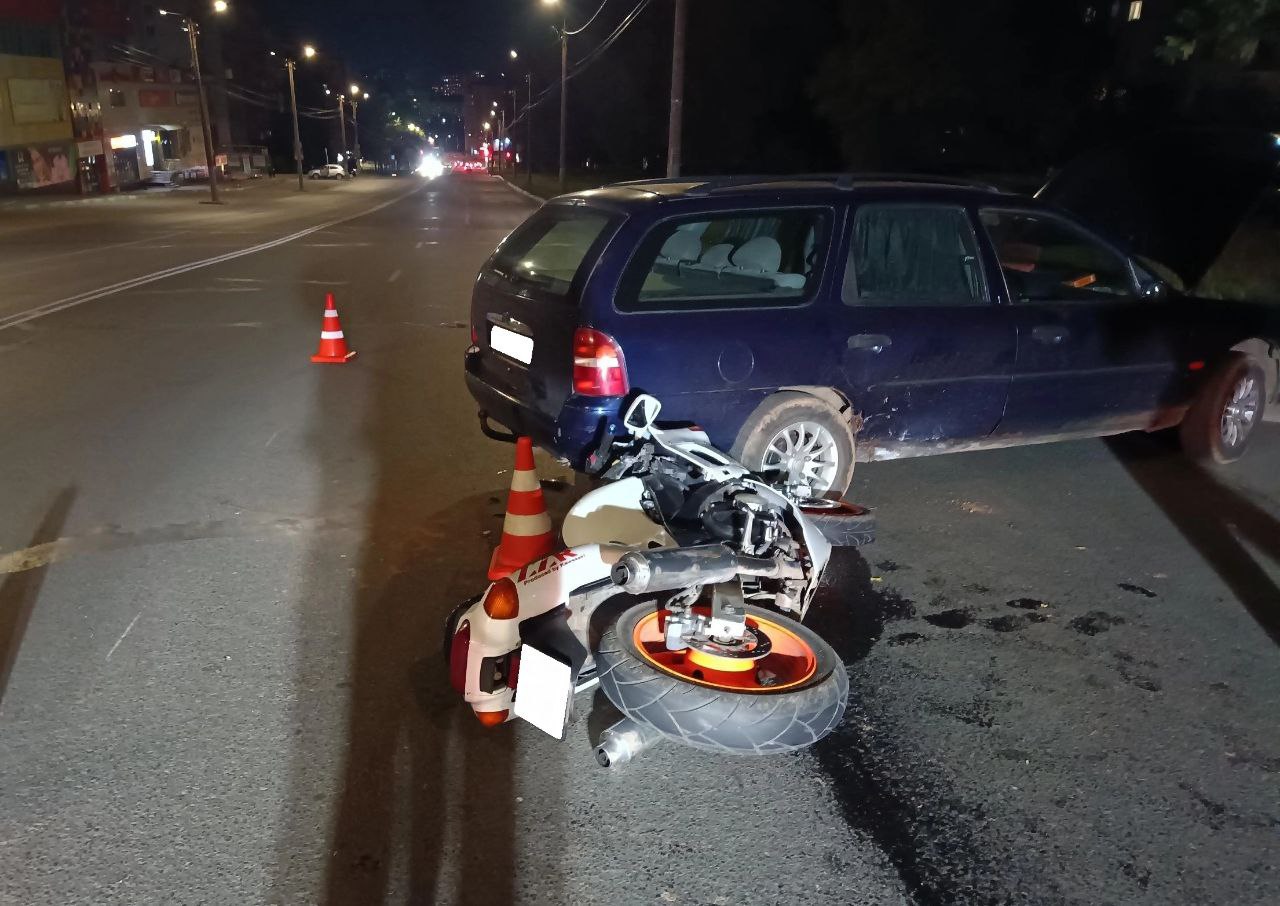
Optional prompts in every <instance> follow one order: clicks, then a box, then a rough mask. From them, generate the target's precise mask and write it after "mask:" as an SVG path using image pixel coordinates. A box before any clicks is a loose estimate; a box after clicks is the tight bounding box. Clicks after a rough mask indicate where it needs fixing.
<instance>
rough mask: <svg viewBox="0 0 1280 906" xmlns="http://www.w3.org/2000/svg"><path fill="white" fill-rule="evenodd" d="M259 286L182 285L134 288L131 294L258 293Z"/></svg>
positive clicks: (259, 290) (260, 290)
mask: <svg viewBox="0 0 1280 906" xmlns="http://www.w3.org/2000/svg"><path fill="white" fill-rule="evenodd" d="M260 292H262V287H260V286H184V287H181V288H180V289H135V290H133V291H131V292H130V293H129V295H131V296H176V295H180V294H182V293H260Z"/></svg>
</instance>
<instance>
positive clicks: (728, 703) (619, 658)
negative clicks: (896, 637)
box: [595, 602, 849, 755]
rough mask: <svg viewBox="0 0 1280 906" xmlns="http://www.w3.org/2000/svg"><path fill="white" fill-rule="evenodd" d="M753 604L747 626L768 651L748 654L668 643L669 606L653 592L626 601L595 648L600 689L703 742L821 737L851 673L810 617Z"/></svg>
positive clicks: (767, 749) (722, 746) (760, 747)
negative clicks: (736, 657) (633, 602)
mask: <svg viewBox="0 0 1280 906" xmlns="http://www.w3.org/2000/svg"><path fill="white" fill-rule="evenodd" d="M746 610H747V626H748V630H749V631H750V632H751V633H752V635H753V637H754V638H755V639H756V641H757V645H760V644H765V643H767V653H766V654H764V655H763V656H761V657H759V658H757V659H753V660H748V661H746V662H745V664H744V663H743V662H736V663H735V662H734V661H733V660H732V659H727V658H721V657H717V656H714V655H708V654H706V653H704V652H700V651H694V650H686V651H683V652H677V651H667V650H666V646H665V644H664V643H663V639H662V624H663V620H664V619H665V611H662V610H659V609H657V608H655V606H654V604H653V603H652V602H650V603H645V604H640V605H637V606H635V607H632V608H630V609H629V610H626V611H624V612H623V613H622V614H621V615H620V616H619V617H618V619H617V620H616V622H614V623H613V624H612V625H611V626H609V627H608V628H607V629H605V631H604V632H603V633H602V634H601V636H600V642H599V647H598V650H597V651H596V653H595V657H596V665H597V668H598V670H599V677H600V688H601V690H602V691H603V692H604V694H605V695H606V696H607V697H608V698H609V700H610V701H611V702H613V704H614V706H615V707H617V708H618V710H620V711H621V712H622V713H624V714H625V715H627V716H628V717H630V718H632V719H633V720H637V721H640V722H641V723H646V724H649V725H650V726H652V727H654V728H655V729H657V730H658V731H659V732H661V733H662V734H663V735H665V736H669V737H671V738H672V739H674V740H675V741H676V742H680V743H683V744H684V745H689V746H693V747H695V748H699V749H705V750H708V751H713V752H727V753H731V754H734V755H770V754H774V753H779V752H790V751H793V750H795V749H801V748H804V747H805V746H810V745H813V744H814V743H815V742H817V741H818V740H819V739H821V738H822V737H824V736H826V735H827V734H828V733H830V732H831V731H832V730H834V729H835V728H836V726H837V725H839V723H840V720H841V718H842V717H843V716H844V710H845V705H846V704H847V702H848V698H849V676H848V673H846V671H845V668H844V665H843V664H842V663H841V662H840V658H839V657H838V656H837V655H836V653H835V651H834V650H833V649H832V648H831V646H830V645H828V644H827V643H826V642H824V641H823V640H822V638H821V637H819V636H818V634H817V633H815V632H813V631H812V630H811V629H809V628H808V627H807V626H805V625H803V624H802V623H799V622H797V621H795V620H792V619H789V618H787V617H782V616H779V615H778V614H777V613H774V612H773V611H769V610H764V609H762V608H759V607H753V606H748V607H747V608H746ZM762 640H763V641H762Z"/></svg>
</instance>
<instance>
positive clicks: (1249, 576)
mask: <svg viewBox="0 0 1280 906" xmlns="http://www.w3.org/2000/svg"><path fill="white" fill-rule="evenodd" d="M1107 445H1108V447H1110V449H1111V452H1112V453H1113V454H1114V455H1115V457H1116V459H1117V460H1118V461H1119V462H1120V464H1121V465H1122V466H1124V468H1125V469H1126V470H1127V471H1128V473H1129V476H1130V477H1131V478H1132V479H1133V480H1134V481H1135V482H1136V483H1137V485H1138V486H1139V487H1140V488H1142V490H1143V491H1145V492H1146V493H1147V496H1148V497H1150V498H1151V500H1152V501H1153V502H1154V503H1155V504H1156V505H1157V506H1159V507H1160V509H1161V510H1162V511H1163V512H1164V514H1165V516H1167V517H1168V519H1169V521H1170V522H1171V523H1173V525H1174V527H1175V528H1177V530H1178V531H1179V532H1180V533H1181V534H1182V537H1183V538H1185V539H1186V540H1187V542H1188V543H1189V544H1191V546H1192V547H1194V548H1195V549H1196V551H1198V552H1199V554H1200V556H1202V557H1203V558H1204V560H1205V562H1206V563H1208V564H1209V566H1210V567H1212V569H1213V570H1214V572H1216V573H1217V574H1218V577H1219V578H1220V579H1222V581H1223V582H1224V583H1225V584H1226V585H1227V587H1228V588H1230V589H1231V592H1232V594H1234V595H1235V596H1236V599H1237V600H1239V601H1240V603H1241V604H1243V605H1244V606H1245V609H1246V610H1248V611H1249V614H1250V616H1252V617H1253V619H1254V620H1255V621H1257V623H1258V625H1259V626H1261V627H1262V628H1263V629H1264V630H1266V632H1267V634H1268V635H1270V636H1271V640H1272V641H1273V642H1276V643H1278V644H1280V587H1277V585H1276V583H1275V581H1274V580H1273V579H1272V578H1271V577H1270V576H1269V575H1268V574H1267V571H1266V570H1265V569H1263V567H1262V565H1261V564H1259V563H1258V561H1257V559H1256V558H1255V557H1254V554H1253V552H1252V551H1250V550H1249V548H1247V547H1245V545H1244V543H1243V542H1245V541H1247V542H1248V543H1249V544H1250V545H1252V546H1253V547H1254V548H1255V549H1256V550H1258V551H1259V552H1261V553H1262V554H1263V555H1264V556H1267V557H1269V558H1270V559H1271V560H1272V561H1274V562H1275V563H1276V564H1277V565H1280V520H1277V519H1276V518H1275V517H1273V516H1272V515H1271V514H1270V513H1268V512H1266V511H1265V510H1263V509H1261V508H1260V507H1259V506H1257V505H1256V504H1254V503H1252V502H1251V501H1249V500H1247V499H1246V498H1245V497H1244V496H1243V495H1242V494H1240V492H1238V491H1236V490H1234V489H1232V488H1230V487H1227V486H1226V485H1224V484H1222V482H1220V481H1218V479H1217V478H1215V477H1214V475H1213V471H1212V469H1211V468H1205V467H1202V466H1199V465H1197V464H1195V463H1193V462H1191V461H1190V460H1188V459H1187V458H1185V457H1184V456H1182V455H1181V454H1180V453H1178V452H1175V451H1173V450H1171V449H1170V448H1169V446H1168V445H1167V444H1164V443H1162V438H1159V437H1150V436H1146V435H1142V434H1123V435H1119V436H1117V437H1112V438H1109V439H1108V440H1107Z"/></svg>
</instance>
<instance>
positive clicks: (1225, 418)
mask: <svg viewBox="0 0 1280 906" xmlns="http://www.w3.org/2000/svg"><path fill="white" fill-rule="evenodd" d="M1266 387H1267V378H1266V375H1265V374H1264V373H1263V370H1262V366H1261V365H1259V364H1258V363H1257V361H1256V360H1254V359H1252V358H1250V357H1249V356H1247V355H1245V354H1244V353H1241V352H1237V353H1232V355H1231V357H1230V358H1229V359H1227V360H1226V361H1225V362H1223V363H1222V365H1221V366H1219V368H1218V369H1217V370H1216V371H1215V372H1214V373H1213V375H1212V376H1211V377H1210V378H1209V380H1208V381H1207V382H1206V383H1205V384H1204V386H1203V387H1201V388H1200V392H1199V393H1198V394H1197V395H1196V398H1195V399H1194V400H1193V401H1192V403H1191V407H1190V408H1189V409H1188V410H1187V414H1186V416H1185V417H1184V418H1183V420H1182V426H1181V428H1180V429H1179V435H1180V438H1181V441H1182V449H1183V452H1185V453H1186V454H1187V455H1188V456H1190V457H1191V458H1192V459H1195V460H1197V461H1201V462H1216V463H1229V462H1235V461H1236V460H1237V459H1239V458H1240V457H1241V456H1243V455H1244V451H1245V449H1246V448H1247V447H1248V445H1249V441H1250V439H1251V438H1252V437H1253V434H1254V428H1255V427H1256V426H1257V424H1258V422H1259V421H1261V420H1262V413H1263V407H1264V406H1265V405H1266Z"/></svg>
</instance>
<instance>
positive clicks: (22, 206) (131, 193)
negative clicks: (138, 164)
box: [0, 174, 297, 211]
mask: <svg viewBox="0 0 1280 906" xmlns="http://www.w3.org/2000/svg"><path fill="white" fill-rule="evenodd" d="M282 179H285V180H286V181H288V180H294V179H297V177H296V176H295V175H294V174H289V176H288V177H285V176H283V175H277V176H276V177H274V178H271V177H266V176H264V177H261V178H259V179H231V180H225V181H221V182H219V183H218V190H219V191H221V192H242V191H244V190H246V189H255V188H260V187H262V186H269V185H274V184H276V183H279V182H280V181H281V180H282ZM192 192H203V193H205V194H206V195H207V194H208V193H209V184H208V183H207V182H197V183H188V184H186V185H182V186H146V185H142V186H135V187H133V188H131V189H125V190H124V191H121V192H113V193H111V194H109V195H33V196H23V195H13V196H4V197H0V211H6V210H24V211H37V210H42V209H49V208H69V207H75V206H77V205H88V204H110V203H112V202H124V201H138V200H139V199H143V198H167V197H171V196H173V195H176V194H189V193H192Z"/></svg>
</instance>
